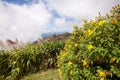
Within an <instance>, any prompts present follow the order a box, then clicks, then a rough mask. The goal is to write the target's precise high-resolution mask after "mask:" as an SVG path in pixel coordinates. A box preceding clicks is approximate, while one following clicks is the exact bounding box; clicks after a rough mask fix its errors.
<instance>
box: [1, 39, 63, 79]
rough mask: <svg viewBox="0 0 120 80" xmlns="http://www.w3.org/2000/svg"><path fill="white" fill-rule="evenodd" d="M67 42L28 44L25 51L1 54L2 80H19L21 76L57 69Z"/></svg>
mask: <svg viewBox="0 0 120 80" xmlns="http://www.w3.org/2000/svg"><path fill="white" fill-rule="evenodd" d="M64 44H65V41H56V42H46V43H42V44H35V45H31V44H28V45H27V46H26V47H25V48H23V49H20V50H19V49H14V50H12V51H1V52H0V80H2V79H3V80H19V79H20V76H23V75H24V74H27V73H32V72H37V71H40V70H45V69H48V68H55V67H56V60H57V55H58V54H59V51H60V50H62V49H63V47H64Z"/></svg>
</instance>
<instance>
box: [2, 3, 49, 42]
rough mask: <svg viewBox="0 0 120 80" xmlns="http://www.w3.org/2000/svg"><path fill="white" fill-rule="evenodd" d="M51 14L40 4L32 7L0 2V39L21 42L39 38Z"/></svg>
mask: <svg viewBox="0 0 120 80" xmlns="http://www.w3.org/2000/svg"><path fill="white" fill-rule="evenodd" d="M50 19H51V14H50V13H49V12H48V10H47V9H46V8H45V5H44V4H43V3H42V2H41V3H39V4H32V5H17V4H12V3H3V2H2V1H0V39H6V38H10V39H15V38H18V39H20V40H22V41H25V42H26V41H28V40H30V39H37V38H40V37H41V36H40V35H41V34H42V33H43V31H44V29H45V26H46V25H47V24H48V23H49V22H50Z"/></svg>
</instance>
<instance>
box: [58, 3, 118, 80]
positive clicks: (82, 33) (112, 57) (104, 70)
mask: <svg viewBox="0 0 120 80" xmlns="http://www.w3.org/2000/svg"><path fill="white" fill-rule="evenodd" d="M74 28H75V30H74V31H73V33H72V36H71V39H70V40H69V41H68V42H67V44H66V45H65V47H64V50H63V51H61V52H60V55H59V58H58V67H59V74H60V78H61V80H119V79H120V5H117V6H115V7H113V8H112V10H111V12H110V14H107V15H106V16H101V15H100V16H99V17H97V18H96V19H95V20H90V21H84V23H83V25H82V27H77V26H74Z"/></svg>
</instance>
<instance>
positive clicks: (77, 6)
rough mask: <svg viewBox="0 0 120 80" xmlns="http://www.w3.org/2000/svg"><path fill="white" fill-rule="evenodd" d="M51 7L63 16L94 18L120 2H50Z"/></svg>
mask: <svg viewBox="0 0 120 80" xmlns="http://www.w3.org/2000/svg"><path fill="white" fill-rule="evenodd" d="M48 3H49V7H52V9H54V10H56V11H57V12H58V13H59V14H60V15H61V16H67V17H73V18H75V19H76V20H80V19H81V18H86V19H89V18H94V17H95V16H96V15H98V13H99V12H101V13H102V14H104V13H106V12H108V11H109V10H110V9H111V7H112V6H114V5H115V4H118V3H120V1H119V0H99V1H98V0H49V1H48Z"/></svg>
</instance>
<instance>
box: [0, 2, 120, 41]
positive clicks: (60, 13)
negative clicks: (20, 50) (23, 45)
mask: <svg viewBox="0 0 120 80" xmlns="http://www.w3.org/2000/svg"><path fill="white" fill-rule="evenodd" d="M25 1H29V0H25ZM32 1H33V2H32V3H31V4H23V5H20V4H15V3H8V2H3V1H0V39H2V40H5V39H7V38H9V39H15V38H18V39H19V40H22V41H24V42H27V41H30V40H31V41H33V40H36V39H38V38H41V35H42V34H43V33H44V32H47V31H49V32H57V31H61V32H62V31H72V27H71V26H72V25H73V24H78V25H80V24H81V19H82V18H85V19H90V18H94V17H95V16H97V15H98V13H99V12H100V13H101V14H105V13H107V12H109V10H110V9H111V7H112V6H114V5H116V4H120V0H100V1H98V0H32Z"/></svg>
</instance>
